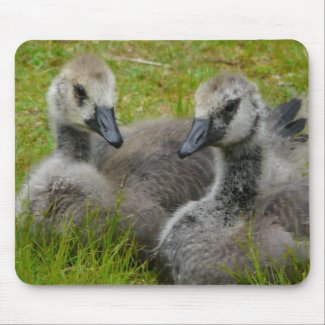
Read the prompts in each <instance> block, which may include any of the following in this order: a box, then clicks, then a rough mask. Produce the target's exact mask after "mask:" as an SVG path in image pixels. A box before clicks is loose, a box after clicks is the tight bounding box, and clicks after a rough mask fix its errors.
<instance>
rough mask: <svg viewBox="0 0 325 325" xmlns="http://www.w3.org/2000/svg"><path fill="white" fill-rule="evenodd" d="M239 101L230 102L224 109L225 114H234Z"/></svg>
mask: <svg viewBox="0 0 325 325" xmlns="http://www.w3.org/2000/svg"><path fill="white" fill-rule="evenodd" d="M239 101H240V100H239V98H237V99H232V100H229V101H228V103H227V105H226V106H225V108H224V110H225V112H228V113H232V112H234V111H235V110H236V109H237V108H238V105H239Z"/></svg>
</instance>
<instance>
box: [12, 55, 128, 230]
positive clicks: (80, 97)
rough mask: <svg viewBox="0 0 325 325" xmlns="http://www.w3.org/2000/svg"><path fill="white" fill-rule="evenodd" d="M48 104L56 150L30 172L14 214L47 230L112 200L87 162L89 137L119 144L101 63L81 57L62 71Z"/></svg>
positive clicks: (108, 78)
mask: <svg viewBox="0 0 325 325" xmlns="http://www.w3.org/2000/svg"><path fill="white" fill-rule="evenodd" d="M47 100H48V109H49V118H50V122H51V126H52V129H53V132H54V134H55V138H56V149H55V150H54V152H53V153H52V154H51V155H50V156H49V157H47V158H45V159H44V160H43V161H42V162H41V163H40V164H38V165H37V166H35V167H34V168H33V169H32V171H31V172H30V175H29V177H28V179H27V180H26V181H25V184H24V185H23V187H22V189H21V191H20V193H19V194H18V196H17V199H16V212H17V214H18V215H26V214H28V213H31V214H32V215H33V218H34V220H35V221H38V222H41V221H42V222H43V223H44V224H45V225H48V228H52V227H56V226H57V227H59V225H60V224H61V223H62V221H64V220H66V219H68V220H71V218H73V222H74V223H75V224H80V223H81V222H82V221H83V216H84V214H85V212H86V210H87V209H95V208H98V209H100V210H103V211H102V212H103V213H104V211H106V210H107V207H108V204H109V200H108V198H111V199H114V194H113V191H112V188H111V186H110V184H109V182H107V180H105V179H104V178H103V177H102V176H101V175H100V174H99V173H98V171H97V169H96V168H95V167H94V166H93V165H92V164H91V163H90V161H91V139H90V135H91V133H94V132H96V133H98V134H99V135H100V136H101V137H103V138H104V139H105V141H106V142H108V143H109V144H110V145H112V146H114V147H116V148H118V147H120V146H121V145H122V142H123V140H122V137H121V134H120V132H119V129H118V127H117V124H116V120H115V113H114V106H115V77H114V75H113V73H112V72H111V70H110V69H109V68H108V67H107V65H106V64H105V63H104V62H102V61H101V60H99V59H97V58H95V57H93V56H90V55H85V56H81V57H79V58H77V59H75V60H73V61H71V62H69V63H67V64H66V65H65V66H64V67H63V69H62V71H61V73H60V74H59V75H58V77H56V78H55V79H54V81H53V82H52V84H51V86H50V88H49V91H48V95H47ZM105 213H106V212H105ZM51 230H52V229H51Z"/></svg>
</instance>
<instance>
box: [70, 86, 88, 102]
mask: <svg viewBox="0 0 325 325" xmlns="http://www.w3.org/2000/svg"><path fill="white" fill-rule="evenodd" d="M73 88H74V93H75V97H76V98H77V99H78V101H79V102H80V103H81V102H82V101H83V100H84V99H86V98H87V93H86V90H85V88H84V87H83V86H81V85H79V84H77V85H74V87H73Z"/></svg>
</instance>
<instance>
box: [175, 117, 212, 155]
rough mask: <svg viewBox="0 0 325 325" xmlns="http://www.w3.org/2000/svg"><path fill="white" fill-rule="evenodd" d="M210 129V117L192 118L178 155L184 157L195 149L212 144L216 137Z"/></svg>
mask: <svg viewBox="0 0 325 325" xmlns="http://www.w3.org/2000/svg"><path fill="white" fill-rule="evenodd" d="M212 129H213V128H212V119H199V118H196V119H194V121H193V124H192V128H191V131H190V133H189V134H188V136H187V138H186V140H185V142H184V143H183V144H182V146H181V147H180V149H179V150H178V156H179V157H180V158H185V157H187V156H190V155H191V154H192V153H194V152H195V151H197V150H199V149H201V148H204V147H206V146H209V145H211V144H213V142H214V140H217V139H214V137H213V134H212V133H213V132H211V131H212Z"/></svg>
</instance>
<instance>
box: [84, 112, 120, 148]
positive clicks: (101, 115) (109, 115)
mask: <svg viewBox="0 0 325 325" xmlns="http://www.w3.org/2000/svg"><path fill="white" fill-rule="evenodd" d="M86 124H87V125H88V126H89V127H90V128H91V129H93V130H94V131H95V132H97V133H98V134H99V135H101V136H102V137H103V138H104V139H105V140H106V141H107V142H108V143H110V144H111V145H112V146H114V147H115V148H119V147H120V146H121V145H122V143H123V139H122V136H121V133H120V130H119V128H118V126H117V123H116V118H115V112H114V108H107V107H105V106H96V107H95V114H94V117H93V118H91V119H89V120H87V121H86Z"/></svg>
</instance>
